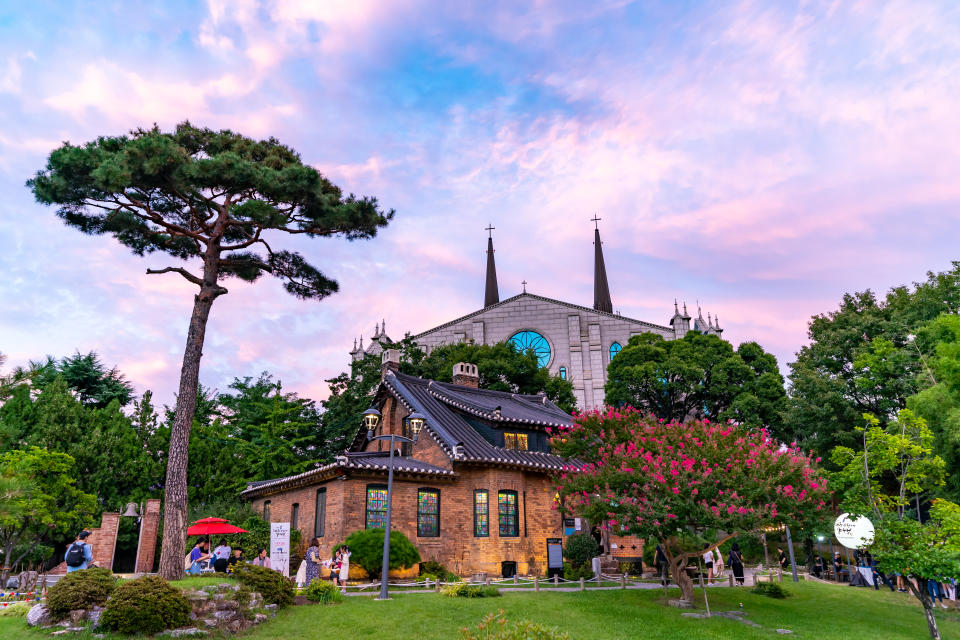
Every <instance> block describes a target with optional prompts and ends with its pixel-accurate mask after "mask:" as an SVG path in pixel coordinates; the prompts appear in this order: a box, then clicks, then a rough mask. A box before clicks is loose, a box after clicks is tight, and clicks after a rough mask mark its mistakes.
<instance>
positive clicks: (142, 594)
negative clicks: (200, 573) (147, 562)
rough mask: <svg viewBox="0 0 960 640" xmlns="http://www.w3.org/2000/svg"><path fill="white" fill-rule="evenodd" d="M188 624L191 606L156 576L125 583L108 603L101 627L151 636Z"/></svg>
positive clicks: (101, 619) (102, 616)
mask: <svg viewBox="0 0 960 640" xmlns="http://www.w3.org/2000/svg"><path fill="white" fill-rule="evenodd" d="M189 623H190V603H189V602H187V599H186V598H185V597H184V596H183V594H182V593H181V592H180V590H179V589H176V588H174V587H172V586H170V584H169V583H168V582H167V581H166V580H164V579H163V578H161V577H159V576H143V577H142V578H137V579H136V580H131V581H130V582H124V583H123V584H121V585H120V586H119V587H117V589H116V591H114V593H113V597H112V598H110V600H108V601H107V606H106V607H104V609H103V614H102V615H101V616H100V625H101V626H102V627H104V628H106V629H110V630H111V631H116V632H119V633H125V634H134V633H137V634H154V633H159V632H160V631H163V630H164V629H176V628H177V627H182V626H185V625H187V624H189Z"/></svg>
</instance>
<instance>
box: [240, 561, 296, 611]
mask: <svg viewBox="0 0 960 640" xmlns="http://www.w3.org/2000/svg"><path fill="white" fill-rule="evenodd" d="M234 575H235V576H236V577H237V580H239V581H240V584H242V585H244V586H245V587H248V588H249V589H250V590H251V591H256V592H257V593H259V594H260V595H261V596H263V601H264V602H266V603H267V604H275V605H277V606H278V607H286V606H288V605H291V604H293V593H294V591H293V581H292V580H290V579H289V578H285V577H283V576H282V575H281V574H280V572H279V571H274V570H273V569H267V568H266V567H258V566H257V565H254V564H247V563H245V562H244V563H240V564H238V565H236V566H235V567H234Z"/></svg>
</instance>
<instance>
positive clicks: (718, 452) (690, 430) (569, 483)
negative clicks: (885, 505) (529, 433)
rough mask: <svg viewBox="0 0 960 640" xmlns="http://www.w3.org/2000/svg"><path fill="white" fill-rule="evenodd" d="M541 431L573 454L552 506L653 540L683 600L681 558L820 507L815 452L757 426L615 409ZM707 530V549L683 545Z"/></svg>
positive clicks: (686, 584)
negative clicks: (711, 537) (716, 533)
mask: <svg viewBox="0 0 960 640" xmlns="http://www.w3.org/2000/svg"><path fill="white" fill-rule="evenodd" d="M551 440H552V444H553V447H554V449H555V450H556V451H557V453H559V454H560V455H563V456H565V457H567V458H568V459H572V460H577V461H578V464H577V465H576V466H570V467H568V468H567V469H565V470H564V471H563V473H561V474H560V475H559V476H558V482H557V491H558V494H559V504H560V508H561V510H563V511H565V512H573V513H576V514H578V515H580V516H583V517H585V518H588V519H589V520H590V521H591V522H595V523H598V524H599V525H600V526H601V527H602V528H604V529H606V530H609V531H614V532H617V533H622V534H627V535H637V536H641V537H644V538H647V539H655V540H657V541H659V542H660V543H661V545H662V546H663V549H664V552H665V554H666V556H667V560H668V561H669V563H670V568H671V572H672V575H673V576H674V581H675V582H676V583H677V585H679V587H680V590H681V593H682V598H683V599H684V600H691V599H692V598H693V580H692V579H691V578H690V577H689V576H688V575H687V572H686V571H685V570H684V567H686V565H687V561H688V560H689V559H690V558H693V557H696V556H697V555H699V554H701V553H704V552H705V551H706V550H712V549H715V548H716V547H718V546H719V545H720V544H722V543H724V542H726V541H727V540H729V539H731V538H733V537H735V536H737V535H740V534H742V533H746V532H750V531H755V530H758V529H760V528H763V527H770V526H778V525H784V524H785V525H802V524H804V523H808V522H812V521H815V520H819V519H820V517H821V516H822V515H825V513H826V509H825V505H826V502H827V500H828V498H829V493H828V491H827V488H826V481H825V480H824V479H823V477H822V476H821V475H820V473H819V471H818V470H817V469H816V467H815V461H814V460H812V459H811V458H810V457H809V456H808V455H805V454H804V453H802V452H801V451H799V450H798V449H796V448H795V447H787V446H784V445H781V444H780V443H779V442H777V441H775V440H774V439H773V438H771V437H770V436H769V435H768V433H767V432H766V430H765V429H759V430H755V429H747V428H746V427H740V426H736V425H733V424H726V425H724V424H712V423H710V421H709V420H692V421H689V422H675V421H664V420H661V419H657V418H654V417H652V416H645V415H643V414H641V413H640V412H638V411H636V410H634V409H632V408H622V409H607V410H606V411H603V412H590V413H585V414H580V415H578V416H576V417H575V420H574V424H573V425H572V426H571V427H569V428H564V429H562V430H561V431H559V432H557V431H556V430H554V431H553V434H552V437H551ZM707 529H717V530H722V531H725V532H726V533H727V536H726V537H725V538H723V539H722V540H719V541H716V542H713V543H711V544H710V545H709V546H708V547H707V549H703V548H702V546H701V545H691V544H689V542H690V539H691V537H693V538H696V537H697V536H698V534H701V533H703V532H704V531H705V530H707Z"/></svg>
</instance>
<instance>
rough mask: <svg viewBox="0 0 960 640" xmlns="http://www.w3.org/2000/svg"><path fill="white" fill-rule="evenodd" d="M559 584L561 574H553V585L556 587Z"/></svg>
mask: <svg viewBox="0 0 960 640" xmlns="http://www.w3.org/2000/svg"><path fill="white" fill-rule="evenodd" d="M559 584H560V576H558V575H557V574H553V586H555V587H556V586H557V585H559Z"/></svg>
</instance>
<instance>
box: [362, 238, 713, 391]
mask: <svg viewBox="0 0 960 640" xmlns="http://www.w3.org/2000/svg"><path fill="white" fill-rule="evenodd" d="M488 231H490V232H491V233H490V235H489V237H488V238H487V271H486V284H485V291H484V301H483V307H481V308H480V309H477V310H476V311H473V312H471V313H468V314H466V315H463V316H460V317H458V318H455V319H453V320H450V321H449V322H445V323H443V324H441V325H440V326H437V327H433V328H432V329H427V330H426V331H422V332H420V333H417V334H414V335H412V336H410V337H412V338H413V340H414V341H415V342H416V343H417V344H418V345H420V346H421V347H422V348H424V349H425V350H426V351H427V352H429V350H430V348H431V347H435V346H437V345H441V344H450V343H456V342H463V341H473V342H475V343H477V344H496V343H498V342H503V341H510V342H512V343H513V344H514V345H516V346H517V348H519V349H521V350H527V349H532V350H533V351H534V352H535V353H536V354H537V357H538V358H539V360H540V364H541V366H545V367H547V368H548V369H549V371H550V373H552V374H554V375H559V376H560V377H561V378H563V379H565V380H569V381H570V382H571V383H573V389H574V394H575V396H576V398H577V405H578V406H579V407H580V408H581V409H590V408H594V407H599V406H602V405H603V397H604V384H605V383H606V376H607V365H608V364H610V360H611V358H613V357H615V356H616V355H617V353H619V352H620V350H621V349H622V348H623V346H624V345H625V344H626V343H627V341H629V340H630V337H631V336H634V335H637V334H641V333H656V334H659V335H661V336H663V337H664V338H665V339H667V340H674V339H678V338H682V337H683V336H684V335H686V333H687V332H688V331H691V330H694V331H699V332H701V333H706V334H712V335H718V336H719V335H721V334H722V332H723V330H722V329H721V328H720V322H719V320H718V319H717V318H716V316H712V317H711V314H709V313H708V314H707V318H706V319H704V317H703V312H702V311H701V310H700V309H699V308H698V309H697V317H696V318H692V317H691V316H690V315H689V314H688V313H687V305H686V303H684V304H683V306H682V307H680V306H678V304H677V302H676V301H674V305H673V317H671V318H670V320H669V321H668V323H667V324H665V325H661V324H656V323H653V322H646V321H644V320H636V319H634V318H628V317H626V316H623V315H621V314H619V313H614V312H613V303H612V302H611V298H610V287H609V285H608V283H607V270H606V266H605V265H604V261H603V246H602V244H601V242H600V230H599V228H595V229H594V236H593V245H594V275H593V278H594V283H593V307H586V306H582V305H579V304H576V303H573V302H565V301H562V300H556V299H554V298H548V297H545V296H541V295H536V294H533V293H528V292H527V291H526V287H524V290H523V292H522V293H520V294H519V295H516V296H513V297H512V298H507V299H506V300H500V294H499V287H498V285H497V267H496V263H495V260H494V252H493V234H492V227H491V228H488ZM681 309H682V310H681ZM408 335H409V334H408ZM391 344H392V341H391V340H390V338H389V337H388V336H387V332H386V322H385V321H384V322H383V323H382V324H380V323H378V324H377V326H376V329H375V331H374V335H373V337H372V338H370V341H369V343H368V345H367V346H366V347H364V346H363V338H362V337H361V339H360V342H359V344H357V343H356V342H354V348H353V350H352V351H351V352H350V356H351V358H352V359H353V360H359V359H362V358H363V357H364V356H365V355H380V354H381V353H382V352H383V351H384V350H385V349H386V348H388V347H389V346H390V345H391Z"/></svg>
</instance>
